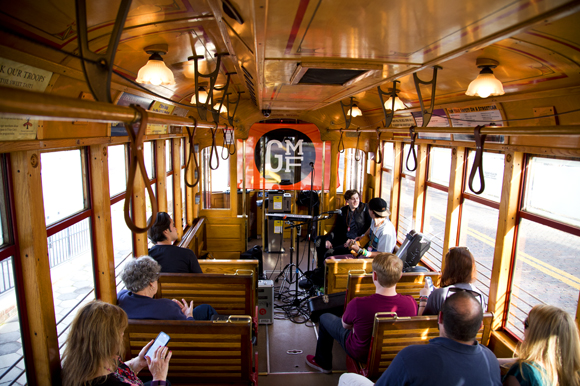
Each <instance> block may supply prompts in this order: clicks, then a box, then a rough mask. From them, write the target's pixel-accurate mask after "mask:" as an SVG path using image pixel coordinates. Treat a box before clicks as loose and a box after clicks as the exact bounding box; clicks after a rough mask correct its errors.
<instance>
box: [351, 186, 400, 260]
mask: <svg viewBox="0 0 580 386" xmlns="http://www.w3.org/2000/svg"><path fill="white" fill-rule="evenodd" d="M369 214H370V216H371V219H372V220H373V221H372V223H371V227H370V228H369V230H368V231H366V233H365V234H364V235H363V236H361V237H357V238H355V239H351V240H347V242H346V243H345V244H344V245H345V247H347V248H349V249H351V250H352V251H354V252H356V253H357V257H359V258H369V257H375V256H376V255H378V254H379V253H382V252H387V253H392V252H393V250H394V249H395V245H396V244H397V231H395V227H394V226H393V224H392V223H391V221H390V220H389V219H388V218H387V216H390V215H391V213H390V212H389V211H388V210H387V202H386V201H385V200H383V199H382V198H380V197H375V198H373V199H372V200H370V201H369ZM366 237H368V238H369V241H368V242H367V243H366V245H363V246H360V245H359V243H358V241H360V240H361V239H363V238H366Z"/></svg>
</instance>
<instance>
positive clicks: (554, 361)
mask: <svg viewBox="0 0 580 386" xmlns="http://www.w3.org/2000/svg"><path fill="white" fill-rule="evenodd" d="M517 355H518V357H519V359H518V363H519V366H520V371H521V366H522V363H524V362H525V363H527V364H528V365H530V366H534V363H533V362H535V363H537V364H538V365H540V366H542V368H543V369H544V370H545V375H544V378H547V379H546V381H549V382H548V383H549V384H551V385H567V386H568V385H569V386H579V385H580V341H579V338H578V327H577V326H576V323H575V321H574V319H573V318H572V317H571V316H570V314H568V313H567V312H566V311H564V310H562V309H560V308H558V307H554V306H550V305H547V304H541V305H537V306H535V307H534V308H532V310H531V311H530V313H529V314H528V328H527V329H526V336H525V339H524V341H523V342H522V343H521V345H520V346H519V347H518V350H517ZM535 367H537V366H535ZM540 373H542V372H541V371H540Z"/></svg>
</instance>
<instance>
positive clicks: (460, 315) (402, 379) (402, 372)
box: [376, 290, 501, 386]
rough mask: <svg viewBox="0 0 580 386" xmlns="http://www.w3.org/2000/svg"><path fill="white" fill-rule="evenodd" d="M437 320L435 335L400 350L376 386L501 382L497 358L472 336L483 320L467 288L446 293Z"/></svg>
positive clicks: (496, 384) (496, 385) (483, 385)
mask: <svg viewBox="0 0 580 386" xmlns="http://www.w3.org/2000/svg"><path fill="white" fill-rule="evenodd" d="M438 324H439V337H438V338H434V339H431V340H430V341H429V344H427V345H416V346H409V347H407V348H405V349H403V350H401V352H399V354H397V356H396V357H395V359H394V360H393V362H392V363H391V365H390V366H389V367H388V368H387V370H386V371H385V372H384V373H383V375H381V377H380V378H379V380H378V381H377V383H376V386H389V385H471V386H480V385H481V386H490V385H493V386H500V385H501V378H500V369H499V363H498V361H497V358H496V357H495V355H494V354H493V353H492V352H491V350H489V349H488V348H487V347H485V346H482V345H480V344H479V343H477V341H476V339H475V337H476V335H477V332H478V331H479V329H480V328H481V326H482V324H483V308H482V307H481V303H480V301H478V299H476V298H475V297H474V296H473V294H472V293H471V291H462V290H457V291H455V292H454V293H453V294H452V295H450V296H449V297H448V298H447V299H446V300H445V302H444V303H443V306H442V308H441V311H440V312H439V319H438Z"/></svg>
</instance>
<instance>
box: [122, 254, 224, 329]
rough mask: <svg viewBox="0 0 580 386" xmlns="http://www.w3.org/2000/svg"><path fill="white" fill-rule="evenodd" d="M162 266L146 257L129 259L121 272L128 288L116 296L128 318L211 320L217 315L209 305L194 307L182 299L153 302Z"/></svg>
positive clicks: (155, 300)
mask: <svg viewBox="0 0 580 386" xmlns="http://www.w3.org/2000/svg"><path fill="white" fill-rule="evenodd" d="M160 272H161V266H160V265H159V263H157V262H156V261H155V260H154V259H152V258H151V257H149V256H141V257H139V258H137V259H132V260H131V261H129V262H128V263H127V264H125V267H124V269H123V273H122V274H121V279H122V280H123V283H125V286H126V287H127V289H125V290H122V291H120V292H119V294H118V295H117V300H118V302H119V307H121V308H122V309H123V310H124V311H125V312H126V313H127V316H128V317H129V319H157V320H211V318H212V316H213V315H215V314H217V312H216V310H214V309H213V307H212V306H210V305H207V304H202V305H200V306H197V307H195V308H194V307H193V301H191V302H190V303H189V304H187V302H186V301H185V300H184V299H181V302H180V301H178V300H176V299H173V300H169V299H154V296H155V294H156V293H157V289H158V287H157V280H158V279H159V273H160Z"/></svg>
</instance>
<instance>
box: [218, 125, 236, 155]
mask: <svg viewBox="0 0 580 386" xmlns="http://www.w3.org/2000/svg"><path fill="white" fill-rule="evenodd" d="M229 130H230V129H228V125H227V124H226V127H225V128H224V140H223V146H222V154H221V155H222V159H223V160H224V161H225V160H227V159H228V158H230V156H231V155H234V154H236V146H235V144H234V142H233V141H232V142H229V143H227V142H226V135H227V133H228V131H229ZM231 130H232V133H233V131H234V127H233V126H232V128H231ZM232 149H233V151H232ZM226 150H227V152H226V154H225V156H224V151H226Z"/></svg>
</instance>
